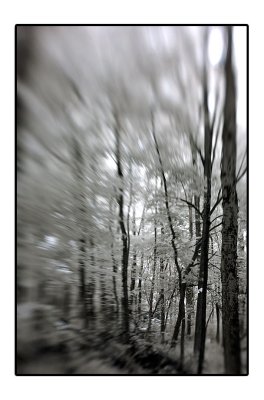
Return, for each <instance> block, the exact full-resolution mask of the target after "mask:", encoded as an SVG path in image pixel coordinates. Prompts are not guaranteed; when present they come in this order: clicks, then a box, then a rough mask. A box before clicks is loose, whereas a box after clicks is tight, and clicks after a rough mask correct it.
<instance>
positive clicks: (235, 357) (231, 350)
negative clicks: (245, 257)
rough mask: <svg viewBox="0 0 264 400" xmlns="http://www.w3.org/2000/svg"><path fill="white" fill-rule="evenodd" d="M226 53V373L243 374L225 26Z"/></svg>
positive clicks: (232, 101)
mask: <svg viewBox="0 0 264 400" xmlns="http://www.w3.org/2000/svg"><path fill="white" fill-rule="evenodd" d="M226 36H227V54H226V60H225V80H226V82H225V84H226V93H225V104H224V126H223V134H222V168H221V186H222V195H223V228H222V258H221V279H222V318H223V345H224V359H225V372H226V373H227V374H240V368H241V361H240V337H239V316H238V293H239V292H238V278H237V219H238V201H237V193H236V89H235V76H234V71H233V67H232V28H231V27H227V28H226Z"/></svg>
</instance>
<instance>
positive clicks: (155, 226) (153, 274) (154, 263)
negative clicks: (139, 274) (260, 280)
mask: <svg viewBox="0 0 264 400" xmlns="http://www.w3.org/2000/svg"><path fill="white" fill-rule="evenodd" d="M156 196H157V176H156V181H155V217H154V250H153V258H154V260H153V273H152V280H151V288H150V296H149V321H148V332H150V330H151V320H152V318H153V295H154V287H155V275H156V265H157V197H156Z"/></svg>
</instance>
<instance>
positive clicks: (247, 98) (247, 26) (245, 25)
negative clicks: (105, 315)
mask: <svg viewBox="0 0 264 400" xmlns="http://www.w3.org/2000/svg"><path fill="white" fill-rule="evenodd" d="M19 26H40V27H42V26H51V27H53V26H73V27H75V26H120V27H126V26H233V27H237V26H243V27H246V32H247V35H246V36H247V39H246V46H247V50H246V52H247V60H246V63H247V78H246V79H247V83H246V91H247V94H246V101H247V107H246V108H247V124H246V126H247V128H246V129H247V132H246V137H247V149H246V154H247V173H246V175H247V184H246V186H247V205H246V209H247V212H246V214H247V240H246V243H247V372H246V373H243V374H239V375H236V374H202V375H198V374H99V373H97V374H96V373H95V374H22V373H18V372H17V27H19ZM14 28H15V32H14V33H15V46H14V49H15V57H14V59H15V68H14V70H15V77H14V79H15V93H14V103H15V108H14V110H15V141H14V143H15V149H14V152H15V202H14V203H15V210H14V212H15V240H14V244H15V249H14V250H15V265H14V268H15V282H14V283H15V286H14V290H15V310H14V311H15V313H14V314H15V315H14V316H15V324H14V326H15V335H14V339H15V363H14V364H15V375H16V376H18V377H19V376H71V377H74V376H145V377H147V376H157V377H159V376H166V377H174V376H186V377H188V376H194V377H195V376H198V377H203V376H221V377H225V376H239V377H244V376H248V375H249V24H241V23H240V24H225V23H223V24H20V23H19V24H16V25H15V26H14Z"/></svg>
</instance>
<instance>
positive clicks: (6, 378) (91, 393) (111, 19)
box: [0, 0, 264, 400]
mask: <svg viewBox="0 0 264 400" xmlns="http://www.w3.org/2000/svg"><path fill="white" fill-rule="evenodd" d="M257 4H258V5H257ZM1 14H2V20H1V25H0V29H1V35H0V40H1V44H0V49H1V86H0V87H1V102H2V103H1V125H0V126H1V133H0V137H1V146H0V147H1V157H0V162H1V167H0V171H1V187H2V190H1V196H0V199H1V208H0V210H1V239H0V243H1V257H0V260H1V272H2V273H1V289H0V296H1V298H0V305H1V330H0V331H1V341H0V343H1V375H0V377H1V382H2V383H1V389H2V390H1V392H2V393H3V398H8V399H13V398H14V399H15V398H18V399H24V398H25V399H36V398H37V399H38V400H42V399H43V400H44V399H45V400H47V399H48V398H52V399H53V398H54V399H60V398H63V399H65V400H66V399H71V400H72V399H73V398H76V397H78V398H80V397H82V398H89V399H93V398H96V399H101V398H102V399H103V398H107V399H109V397H110V398H111V397H113V398H115V399H119V398H120V399H121V398H122V399H124V398H126V399H127V400H130V399H133V400H134V399H141V398H144V399H153V398H159V399H166V398H177V397H179V396H181V398H182V396H184V398H192V397H195V398H209V397H211V398H213V399H214V400H218V399H221V400H222V399H223V397H224V396H228V398H230V399H232V397H233V396H234V397H233V398H239V399H248V398H250V397H251V396H252V395H253V396H254V392H255V393H258V391H260V393H261V392H262V390H261V389H262V387H261V386H260V384H261V380H260V379H263V378H262V358H261V350H262V347H263V338H262V335H263V330H262V326H261V321H262V319H263V318H262V312H261V310H262V308H263V306H262V308H261V309H259V310H258V307H259V308H260V307H261V305H262V297H261V295H262V290H261V289H262V286H260V285H262V284H263V283H262V282H263V281H264V280H263V269H264V265H263V261H262V260H263V256H262V255H261V253H260V250H261V249H262V247H263V240H262V232H261V228H262V227H263V224H262V223H261V222H262V221H261V218H263V210H262V208H263V207H262V203H263V197H262V192H261V191H262V186H263V177H262V171H263V165H262V159H263V150H264V146H263V136H264V132H263V122H262V116H263V114H264V107H263V76H264V65H263V50H262V48H263V38H264V34H263V21H262V20H263V12H262V8H261V2H258V3H257V2H253V1H251V2H247V3H246V2H239V1H233V2H231V1H230V0H226V1H224V0H222V1H221V2H213V1H202V0H200V1H195V0H194V1H189V0H184V1H176V0H174V1H168V0H162V1H161V2H160V3H159V5H157V4H156V3H155V4H154V2H153V1H143V0H133V1H130V2H128V1H124V0H123V1H121V0H119V1H107V0H106V1H102V0H96V1H94V2H91V1H88V0H86V1H79V0H75V1H74V2H72V3H70V2H67V1H55V0H45V2H44V1H43V2H36V1H32V0H31V1H27V0H24V1H21V2H15V1H9V2H8V3H7V2H5V3H4V4H3V5H2V13H1ZM223 22H225V23H248V24H249V25H250V224H249V225H250V376H249V377H164V378H161V377H122V376H121V377H15V375H14V326H13V322H14V315H13V313H14V291H13V288H14V274H13V270H14V244H13V239H14V135H13V132H14V25H15V24H16V23H33V24H35V23H73V24H75V23H95V24H96V23H146V24H147V23H161V24H166V23H172V24H173V23H209V24H213V23H223ZM260 118H261V120H260ZM253 391H254V392H253ZM4 393H5V394H4Z"/></svg>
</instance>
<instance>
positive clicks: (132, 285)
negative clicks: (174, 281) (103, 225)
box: [130, 204, 137, 307]
mask: <svg viewBox="0 0 264 400" xmlns="http://www.w3.org/2000/svg"><path fill="white" fill-rule="evenodd" d="M132 225H133V237H134V238H135V237H136V209H135V204H134V207H133V218H132ZM136 274H137V254H136V248H135V245H134V246H133V261H132V269H131V283H130V292H131V294H130V304H131V307H132V306H133V302H134V298H135V294H134V290H135V285H136Z"/></svg>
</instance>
